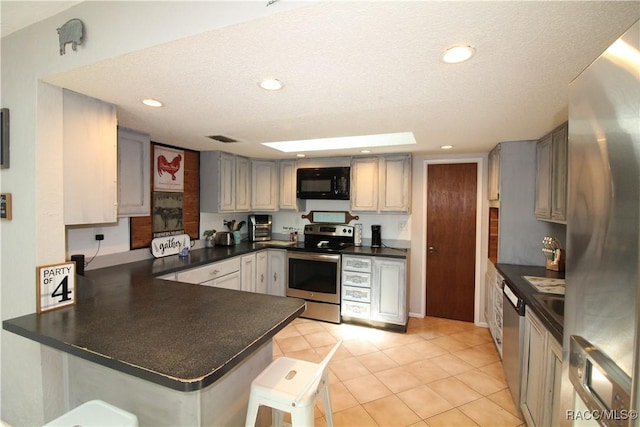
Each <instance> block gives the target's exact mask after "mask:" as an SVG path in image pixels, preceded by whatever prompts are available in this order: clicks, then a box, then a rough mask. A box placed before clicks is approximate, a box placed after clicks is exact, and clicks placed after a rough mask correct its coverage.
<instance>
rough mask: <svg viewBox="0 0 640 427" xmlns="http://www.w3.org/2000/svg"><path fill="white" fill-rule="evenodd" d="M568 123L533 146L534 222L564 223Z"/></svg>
mask: <svg viewBox="0 0 640 427" xmlns="http://www.w3.org/2000/svg"><path fill="white" fill-rule="evenodd" d="M567 131H568V127H567V123H565V124H563V125H562V126H560V127H558V128H557V129H555V130H554V131H553V132H551V133H549V134H548V135H545V136H544V137H543V138H542V139H540V141H538V143H537V146H536V205H535V210H534V212H535V216H536V218H537V219H541V220H546V221H553V222H560V223H564V222H565V221H566V208H567V145H568V139H567V137H568V132H567Z"/></svg>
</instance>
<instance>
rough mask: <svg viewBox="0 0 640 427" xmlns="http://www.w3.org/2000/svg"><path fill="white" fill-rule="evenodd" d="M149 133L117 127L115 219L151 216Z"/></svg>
mask: <svg viewBox="0 0 640 427" xmlns="http://www.w3.org/2000/svg"><path fill="white" fill-rule="evenodd" d="M150 151H151V143H150V141H149V134H147V133H144V132H139V131H136V130H133V129H127V128H123V127H118V216H119V217H132V216H148V215H150V213H151V197H150V195H151V180H150V163H149V162H150Z"/></svg>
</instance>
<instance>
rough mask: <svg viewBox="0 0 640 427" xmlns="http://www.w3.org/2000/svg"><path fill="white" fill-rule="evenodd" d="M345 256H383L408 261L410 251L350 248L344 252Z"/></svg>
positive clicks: (365, 247) (362, 247)
mask: <svg viewBox="0 0 640 427" xmlns="http://www.w3.org/2000/svg"><path fill="white" fill-rule="evenodd" d="M342 254H343V255H366V256H382V257H388V258H402V259H406V258H407V257H408V256H409V249H403V248H386V247H381V248H372V247H370V246H350V247H348V248H346V249H343V250H342Z"/></svg>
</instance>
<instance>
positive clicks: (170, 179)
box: [153, 145, 184, 193]
mask: <svg viewBox="0 0 640 427" xmlns="http://www.w3.org/2000/svg"><path fill="white" fill-rule="evenodd" d="M153 157H154V159H153V170H154V177H153V191H169V192H175V193H181V192H183V191H184V150H177V149H175V148H169V147H162V146H158V145H155V146H154V150H153Z"/></svg>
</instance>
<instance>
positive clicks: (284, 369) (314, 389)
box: [245, 341, 342, 427]
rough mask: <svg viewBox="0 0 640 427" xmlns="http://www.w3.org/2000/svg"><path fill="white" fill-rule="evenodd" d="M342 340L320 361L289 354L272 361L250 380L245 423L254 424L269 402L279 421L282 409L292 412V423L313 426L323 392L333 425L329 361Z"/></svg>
mask: <svg viewBox="0 0 640 427" xmlns="http://www.w3.org/2000/svg"><path fill="white" fill-rule="evenodd" d="M341 344H342V341H339V342H338V343H337V344H336V345H335V346H334V347H333V348H332V349H331V351H330V352H329V354H327V356H326V357H325V358H324V359H323V360H322V362H321V363H312V362H307V361H305V360H298V359H292V358H289V357H280V358H278V359H276V360H274V361H273V362H271V364H269V366H267V367H266V368H265V369H264V371H262V372H261V373H260V374H259V375H258V376H257V377H256V378H255V379H254V380H253V381H252V382H251V393H250V395H249V407H248V410H247V419H246V423H245V424H246V426H252V427H253V426H255V422H256V419H257V417H258V408H259V407H260V405H264V406H269V407H271V408H273V409H274V410H275V411H276V412H275V416H274V420H275V424H276V425H281V424H282V420H283V418H284V414H283V413H284V412H289V413H291V425H292V426H293V427H297V426H313V408H314V405H315V402H316V400H317V398H318V395H319V394H320V393H322V397H323V402H324V408H325V416H326V419H327V425H328V426H329V427H331V426H333V418H332V416H331V401H330V400H329V369H328V365H329V362H330V361H331V359H332V358H333V355H334V354H335V353H336V351H337V350H338V348H339V347H340V345H341Z"/></svg>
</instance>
